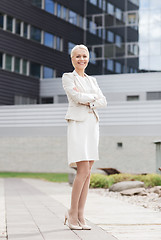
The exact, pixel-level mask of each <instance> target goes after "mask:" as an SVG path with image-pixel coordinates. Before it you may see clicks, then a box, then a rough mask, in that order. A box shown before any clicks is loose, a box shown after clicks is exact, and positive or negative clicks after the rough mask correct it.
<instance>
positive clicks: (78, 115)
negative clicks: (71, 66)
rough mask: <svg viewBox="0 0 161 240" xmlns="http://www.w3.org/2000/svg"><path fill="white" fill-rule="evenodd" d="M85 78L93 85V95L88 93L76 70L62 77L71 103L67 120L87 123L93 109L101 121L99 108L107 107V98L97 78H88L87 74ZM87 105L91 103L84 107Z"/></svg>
mask: <svg viewBox="0 0 161 240" xmlns="http://www.w3.org/2000/svg"><path fill="white" fill-rule="evenodd" d="M85 76H86V77H87V78H88V80H89V82H90V84H91V87H92V92H91V93H87V92H86V86H85V85H84V84H83V83H82V82H81V79H80V78H79V75H78V73H77V72H76V71H75V70H74V71H73V72H69V73H64V74H63V76H62V83H63V88H64V90H65V92H66V94H67V98H68V101H69V106H68V110H67V113H66V116H65V119H66V120H69V119H71V120H75V121H85V120H86V118H87V117H88V114H89V110H90V108H91V109H93V111H94V113H95V115H96V117H97V120H98V121H99V116H98V112H97V108H104V107H106V106H107V101H106V98H105V96H104V95H103V93H102V91H101V90H100V88H99V86H98V84H97V81H96V78H94V77H91V76H88V75H87V74H85ZM74 88H77V89H78V91H79V92H77V91H76V90H74ZM87 103H90V106H86V105H84V104H87Z"/></svg>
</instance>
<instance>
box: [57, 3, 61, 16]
mask: <svg viewBox="0 0 161 240" xmlns="http://www.w3.org/2000/svg"><path fill="white" fill-rule="evenodd" d="M56 15H57V16H58V17H61V5H60V4H58V3H57V14H56Z"/></svg>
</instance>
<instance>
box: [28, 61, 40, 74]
mask: <svg viewBox="0 0 161 240" xmlns="http://www.w3.org/2000/svg"><path fill="white" fill-rule="evenodd" d="M30 76H33V77H37V78H40V64H38V63H33V62H30Z"/></svg>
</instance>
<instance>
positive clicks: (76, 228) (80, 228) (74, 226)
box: [64, 211, 82, 230]
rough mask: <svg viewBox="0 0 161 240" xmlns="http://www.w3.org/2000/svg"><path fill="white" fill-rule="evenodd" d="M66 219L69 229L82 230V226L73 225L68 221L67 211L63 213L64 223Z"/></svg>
mask: <svg viewBox="0 0 161 240" xmlns="http://www.w3.org/2000/svg"><path fill="white" fill-rule="evenodd" d="M67 220H68V227H69V228H70V229H71V230H82V227H81V226H78V225H73V224H71V223H70V221H69V213H68V211H67V212H66V213H65V220H64V225H66V221H67Z"/></svg>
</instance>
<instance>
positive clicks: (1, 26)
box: [0, 13, 3, 28]
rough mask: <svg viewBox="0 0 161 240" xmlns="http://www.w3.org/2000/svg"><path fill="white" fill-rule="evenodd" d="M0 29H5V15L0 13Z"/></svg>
mask: <svg viewBox="0 0 161 240" xmlns="http://www.w3.org/2000/svg"><path fill="white" fill-rule="evenodd" d="M0 28H3V15H2V13H0Z"/></svg>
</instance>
